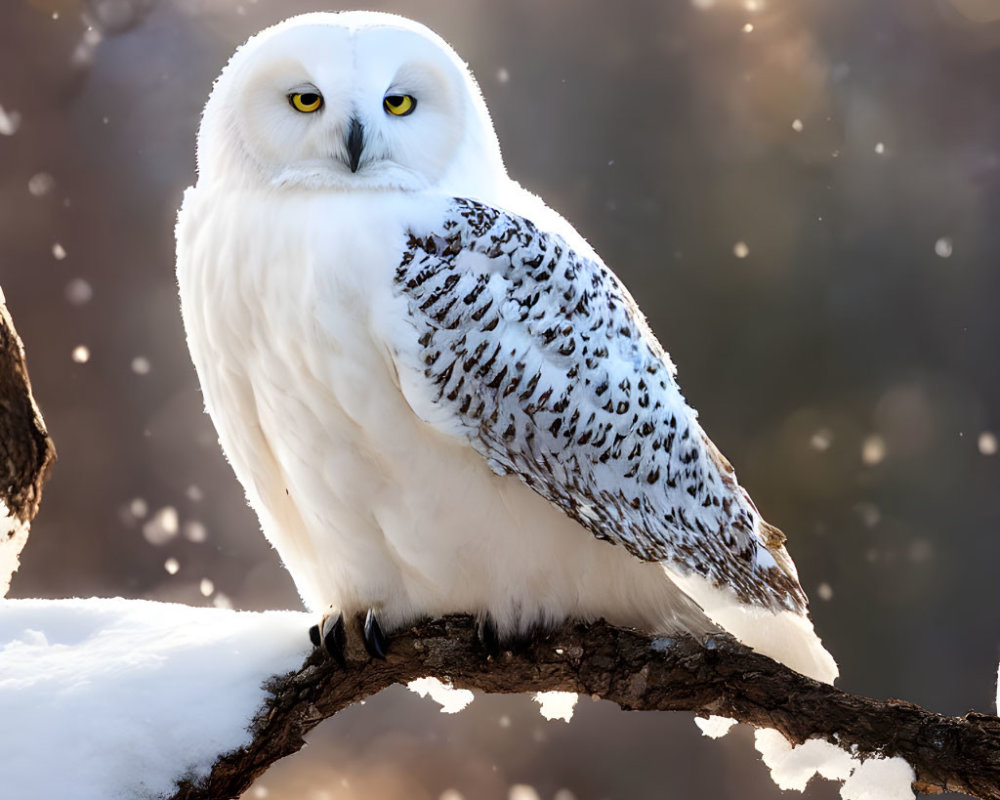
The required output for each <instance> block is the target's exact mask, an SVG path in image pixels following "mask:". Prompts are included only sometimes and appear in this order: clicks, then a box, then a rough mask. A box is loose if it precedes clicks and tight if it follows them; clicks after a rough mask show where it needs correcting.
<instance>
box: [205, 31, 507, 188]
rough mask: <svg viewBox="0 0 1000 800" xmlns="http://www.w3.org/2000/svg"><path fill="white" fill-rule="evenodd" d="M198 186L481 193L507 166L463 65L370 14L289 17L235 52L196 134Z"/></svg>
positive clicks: (441, 47)
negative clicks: (219, 183)
mask: <svg viewBox="0 0 1000 800" xmlns="http://www.w3.org/2000/svg"><path fill="white" fill-rule="evenodd" d="M198 171H199V183H212V182H228V183H232V184H236V185H240V186H244V187H248V188H249V187H261V186H264V187H268V188H273V189H283V188H288V189H330V190H365V189H396V190H403V191H416V190H421V189H426V188H430V187H434V186H439V187H440V188H441V189H442V191H445V192H449V193H452V194H458V195H463V194H476V192H474V191H470V190H471V189H473V178H474V187H475V188H476V189H478V190H480V191H481V190H482V189H483V187H484V186H487V185H488V184H489V181H490V179H491V178H494V179H497V180H499V179H501V178H502V177H503V176H504V175H505V172H504V167H503V162H502V158H501V155H500V148H499V145H498V144H497V139H496V134H495V133H494V131H493V126H492V123H491V122H490V117H489V112H488V111H487V109H486V104H485V103H484V102H483V98H482V95H481V93H480V91H479V88H478V86H477V85H476V82H475V79H474V78H473V77H472V74H471V73H470V72H469V70H468V68H467V67H466V65H465V64H464V62H463V61H462V60H461V59H460V58H459V57H458V55H457V54H456V53H455V52H454V51H453V50H452V49H451V47H449V46H448V44H447V43H446V42H445V41H444V40H443V39H441V38H440V37H438V36H437V35H436V34H435V33H433V32H432V31H430V30H429V29H427V28H425V27H424V26H422V25H419V24H417V23H415V22H412V21H410V20H407V19H404V18H402V17H397V16H394V15H391V14H380V13H372V12H348V13H338V14H333V13H316V14H305V15H302V16H299V17H293V18H291V19H288V20H285V21H284V22H282V23H280V24H278V25H275V26H274V27H272V28H268V29H266V30H264V31H262V32H261V33H259V34H257V35H256V36H254V37H252V38H251V39H250V40H249V41H248V42H247V43H246V44H244V45H243V46H242V47H240V48H239V49H238V50H237V51H236V53H235V54H234V55H233V57H232V59H231V60H230V62H229V64H228V65H227V66H226V68H225V69H224V70H223V72H222V74H221V75H220V76H219V78H218V80H217V81H216V83H215V86H214V88H213V90H212V94H211V97H210V98H209V101H208V103H207V105H206V106H205V112H204V115H203V117H202V122H201V127H200V129H199V132H198Z"/></svg>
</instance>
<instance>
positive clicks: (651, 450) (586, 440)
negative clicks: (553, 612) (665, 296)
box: [395, 199, 806, 613]
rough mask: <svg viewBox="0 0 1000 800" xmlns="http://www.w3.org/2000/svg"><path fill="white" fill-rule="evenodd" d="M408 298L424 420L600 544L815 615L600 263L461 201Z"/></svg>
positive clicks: (414, 273)
mask: <svg viewBox="0 0 1000 800" xmlns="http://www.w3.org/2000/svg"><path fill="white" fill-rule="evenodd" d="M395 290H396V292H397V293H399V294H401V295H403V296H404V297H405V298H406V301H407V303H408V306H409V312H410V322H411V323H412V325H413V328H414V329H413V331H412V333H413V336H414V338H415V341H414V346H415V347H414V349H410V351H411V352H412V353H415V354H416V357H417V358H418V363H415V364H412V365H408V366H410V367H411V369H410V372H412V373H414V374H415V375H417V376H418V377H416V378H415V380H417V381H418V382H419V383H420V386H419V387H418V389H419V393H420V395H421V396H422V397H423V398H425V403H424V405H425V406H426V407H425V408H422V409H415V410H417V412H418V413H421V415H422V416H425V418H431V417H433V418H434V419H435V420H439V421H440V420H442V419H445V420H447V426H446V427H447V428H448V429H449V432H452V433H456V434H457V435H459V436H462V437H464V438H466V439H467V441H468V442H469V443H470V444H471V445H472V447H474V448H475V449H476V450H477V451H478V452H479V453H480V454H482V455H483V456H484V457H485V458H486V459H487V460H488V462H489V465H490V467H491V468H492V469H493V470H494V471H495V472H497V473H499V474H513V475H516V476H517V477H518V478H520V479H521V480H522V481H523V482H524V483H525V484H526V485H528V486H529V487H531V488H532V489H534V490H535V491H536V492H538V493H539V494H541V495H542V496H543V497H545V498H546V499H547V500H549V501H550V502H552V503H554V504H555V505H557V506H558V507H559V508H561V509H562V510H563V511H564V512H565V513H566V514H568V515H569V516H570V517H572V518H573V519H575V520H576V521H577V522H579V523H580V524H581V525H582V526H583V527H585V528H586V529H587V530H589V531H590V532H591V533H593V534H594V536H597V537H598V538H600V539H604V540H607V541H610V542H613V543H616V544H621V545H623V546H625V547H626V548H628V550H629V551H630V552H631V553H633V554H634V555H635V556H637V557H638V558H640V559H643V560H646V561H659V562H662V563H663V564H664V565H665V566H667V567H668V568H670V569H671V570H673V571H675V572H680V573H682V574H688V573H690V572H692V571H694V572H696V573H698V574H700V575H702V576H704V577H705V578H707V579H708V580H710V581H711V582H712V583H714V584H715V585H716V586H720V587H728V588H729V589H731V590H732V591H734V592H735V593H736V595H737V596H738V598H739V599H740V601H742V602H744V603H749V604H753V605H759V606H763V607H767V608H770V609H772V610H778V609H788V610H791V611H795V612H798V613H804V609H805V604H806V600H805V596H804V595H803V593H802V590H801V588H800V587H799V584H798V579H797V576H796V574H795V568H794V566H793V565H792V563H791V560H790V559H789V558H788V555H787V553H786V552H785V549H784V547H783V544H782V543H783V541H784V537H783V536H782V535H781V533H780V532H779V531H778V530H777V529H776V528H773V527H771V526H770V525H768V524H767V523H766V522H764V521H763V520H762V519H761V518H760V516H759V514H758V513H757V511H756V509H755V507H754V506H753V503H752V502H751V501H750V498H749V497H748V496H747V494H746V493H745V492H744V491H743V489H742V488H741V487H740V486H739V484H738V483H737V482H736V478H735V475H734V473H733V469H732V467H731V466H730V465H729V463H728V462H727V461H726V460H725V458H723V457H722V455H721V454H720V453H719V451H718V450H717V449H716V448H715V446H714V445H713V444H712V442H711V441H710V440H709V439H708V437H707V436H706V435H705V434H704V432H703V431H702V429H701V427H700V425H699V424H698V422H697V420H696V414H695V412H694V411H693V410H692V409H691V408H689V407H688V405H687V404H686V403H685V401H684V398H683V397H682V395H681V392H680V389H679V388H678V386H677V383H676V381H675V379H674V370H673V366H672V364H671V363H670V360H669V357H668V356H667V354H666V353H665V352H664V351H663V348H662V347H661V346H660V344H659V342H658V341H657V340H656V338H655V336H654V335H653V334H652V332H651V331H650V330H649V328H648V326H647V325H646V323H645V320H644V319H643V317H642V314H641V312H640V311H639V309H638V308H637V307H636V305H635V302H634V301H633V300H632V298H631V297H630V296H629V294H628V291H627V290H626V289H625V288H624V287H623V286H622V284H621V283H620V282H619V281H618V280H617V278H616V277H615V275H614V274H613V273H612V272H611V271H610V270H609V269H607V267H605V266H604V265H603V264H602V263H600V261H598V260H596V259H591V258H584V257H581V256H580V255H578V254H577V253H576V252H574V251H573V250H572V249H571V248H570V247H569V246H568V245H567V243H566V242H565V240H564V239H562V238H561V237H560V236H558V235H554V234H550V233H547V232H545V231H542V230H539V229H538V228H537V227H536V226H535V225H534V224H532V223H531V222H530V221H528V220H526V219H523V218H521V217H518V216H515V215H512V214H509V213H506V212H503V211H499V210H497V209H494V208H490V207H487V206H484V205H481V204H479V203H476V202H473V201H470V200H462V199H456V200H453V201H451V202H450V203H449V205H448V208H447V212H446V214H445V216H444V218H443V219H442V220H441V223H440V226H439V227H437V228H436V229H435V230H429V231H428V230H424V231H420V230H415V231H411V232H410V235H409V239H408V242H407V244H406V249H405V255H404V258H403V260H402V262H401V264H400V265H399V268H398V270H397V271H396V276H395ZM408 349H409V348H408ZM409 378H410V380H414V378H413V376H409ZM411 404H412V403H411ZM432 421H433V420H432Z"/></svg>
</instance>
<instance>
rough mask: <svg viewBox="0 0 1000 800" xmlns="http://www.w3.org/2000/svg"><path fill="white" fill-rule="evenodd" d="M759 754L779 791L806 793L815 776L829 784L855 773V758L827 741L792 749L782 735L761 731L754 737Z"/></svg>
mask: <svg viewBox="0 0 1000 800" xmlns="http://www.w3.org/2000/svg"><path fill="white" fill-rule="evenodd" d="M754 740H755V745H756V747H757V751H758V752H759V753H760V755H761V758H762V759H763V760H764V763H765V764H767V767H768V769H770V770H771V778H772V779H773V780H774V782H775V783H776V784H777V785H778V788H779V789H784V790H786V791H787V790H788V789H794V790H795V791H797V792H801V791H804V790H805V788H806V784H807V783H809V779H810V778H812V776H813V775H817V774H818V775H821V776H822V777H824V778H826V779H827V780H831V781H835V780H840V781H842V780H845V779H846V778H847V777H848V776H849V775H850V774H851V770H852V769H853V766H854V765H853V764H852V763H851V762H852V759H851V754H850V753H848V752H847V751H846V750H842V749H841V748H839V747H837V745H835V744H830V743H829V742H827V741H825V740H824V739H810V740H809V741H807V742H804V743H802V744H800V745H797V746H795V747H792V745H791V744H790V743H789V741H788V740H787V739H786V738H785V737H784V736H782V735H781V734H780V733H778V731H774V730H770V729H766V728H765V729H758V730H757V731H756V732H755V735H754Z"/></svg>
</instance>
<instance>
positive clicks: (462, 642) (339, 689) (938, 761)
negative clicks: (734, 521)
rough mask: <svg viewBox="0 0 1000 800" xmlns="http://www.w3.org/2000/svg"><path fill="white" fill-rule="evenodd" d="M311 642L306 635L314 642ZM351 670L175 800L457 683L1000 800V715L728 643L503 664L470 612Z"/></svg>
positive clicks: (617, 644)
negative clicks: (862, 760)
mask: <svg viewBox="0 0 1000 800" xmlns="http://www.w3.org/2000/svg"><path fill="white" fill-rule="evenodd" d="M303 635H304V633H303ZM350 639H351V645H350V646H351V648H352V649H351V652H350V653H349V656H348V664H347V666H346V667H340V666H338V665H336V664H335V663H332V662H331V661H330V660H329V659H327V658H325V657H324V656H323V655H322V654H320V653H318V652H315V653H313V654H312V655H310V656H309V657H308V658H307V659H306V661H305V663H304V664H303V665H302V668H301V669H300V670H299V671H298V672H294V673H290V674H288V675H285V676H283V677H280V678H275V679H274V680H273V681H272V682H271V684H270V685H269V686H268V689H269V691H270V692H271V695H270V697H269V698H268V700H267V702H266V703H265V706H264V708H263V709H262V710H261V711H260V713H259V715H258V716H257V718H256V719H255V720H254V723H253V726H252V733H253V741H252V742H251V744H250V745H248V746H247V747H245V748H243V749H241V750H238V751H236V752H234V753H230V754H228V755H226V756H223V757H222V758H220V759H219V760H218V761H217V762H216V764H215V766H214V768H213V770H212V773H211V775H210V776H209V778H208V779H207V780H206V781H204V782H202V783H199V784H198V785H192V784H191V783H190V782H186V783H184V784H182V785H181V787H180V789H179V790H178V792H177V793H176V794H175V795H174V797H173V798H172V800H218V798H228V797H236V796H238V795H239V794H240V793H241V792H243V791H244V790H246V788H247V787H248V786H249V785H250V784H251V782H252V781H253V779H254V778H256V777H257V776H258V775H260V774H261V773H263V772H264V770H266V769H267V768H268V767H269V766H270V765H271V764H272V763H274V762H275V761H277V760H278V759H279V758H282V757H284V756H286V755H290V754H291V753H294V752H296V751H297V750H299V749H300V748H301V747H302V745H303V743H304V742H303V737H304V736H305V735H306V734H307V733H308V732H309V731H310V730H312V729H313V728H314V727H315V726H316V725H318V724H319V723H320V722H321V721H323V720H324V719H326V718H327V717H330V716H332V715H333V714H336V713H337V712H338V711H340V710H341V709H343V708H345V707H347V706H349V705H351V704H352V703H356V702H358V701H359V700H363V699H364V698H366V697H368V696H370V695H373V694H375V693H377V692H379V691H381V690H382V689H384V688H386V687H388V686H390V685H392V684H394V683H407V682H409V681H411V680H414V679H416V678H420V677H428V676H429V677H436V678H439V679H442V680H450V681H451V682H452V683H453V684H454V685H455V686H456V687H460V688H468V689H478V690H480V691H484V692H502V693H510V692H538V691H553V690H561V691H569V692H577V693H579V694H585V695H590V696H594V697H600V698H603V699H606V700H610V701H612V702H614V703H617V704H618V705H619V706H621V707H622V708H623V709H643V710H659V711H693V712H695V713H696V714H698V715H701V716H704V715H708V714H717V715H721V716H725V717H731V718H733V719H736V720H739V721H740V722H747V723H750V724H751V725H754V726H756V727H761V728H774V729H777V730H778V731H780V732H781V733H782V734H784V736H785V737H786V738H787V739H788V740H789V741H790V742H792V743H795V744H798V743H801V742H803V741H805V740H806V739H808V738H814V737H820V738H824V739H827V740H829V741H831V742H833V741H834V738H833V737H834V736H836V743H837V744H838V745H839V746H841V747H844V748H852V747H855V748H856V753H857V754H858V755H860V756H873V755H879V756H886V757H892V756H902V757H903V758H905V759H906V760H907V761H908V762H909V763H910V764H911V765H912V766H913V768H914V770H915V772H916V783H915V784H914V789H916V790H917V791H920V792H924V793H928V794H934V793H940V792H944V791H953V792H962V793H964V794H968V795H972V796H973V797H979V798H986V799H988V800H1000V719H998V718H996V717H991V716H988V715H985V714H976V713H969V714H966V715H965V716H964V717H961V718H958V717H944V716H941V715H939V714H933V713H931V712H929V711H926V710H924V709H923V708H920V707H919V706H917V705H914V704H913V703H908V702H905V701H901V700H888V701H879V700H872V699H870V698H867V697H861V696H858V695H852V694H847V693H846V692H842V691H840V690H839V689H835V688H833V687H832V686H827V685H825V684H821V683H817V682H816V681H813V680H810V679H809V678H806V677H804V676H802V675H799V674H798V673H796V672H793V671H792V670H790V669H788V668H787V667H784V666H782V665H781V664H778V663H777V662H775V661H772V660H771V659H769V658H767V657H766V656H762V655H759V654H757V653H755V652H753V651H751V650H749V649H747V648H746V647H744V646H742V645H740V644H739V643H738V642H736V641H735V640H734V639H732V638H731V637H729V636H717V637H713V638H712V639H709V640H708V641H707V642H706V643H704V644H703V643H701V642H698V641H696V640H695V639H692V638H690V637H683V638H675V639H662V638H660V639H657V638H651V637H649V636H646V635H643V634H639V633H635V632H633V631H627V630H622V629H619V628H614V627H612V626H610V625H608V624H606V623H604V622H598V623H595V624H593V625H589V626H588V625H581V624H571V623H567V624H566V625H564V626H563V627H561V628H559V629H557V630H555V631H553V632H551V633H549V634H547V635H545V636H540V637H538V638H536V639H535V640H533V641H532V642H530V643H527V644H525V645H524V646H523V647H520V648H518V649H517V651H515V652H510V653H504V654H503V655H502V656H501V657H500V658H499V659H498V660H497V661H494V660H493V659H488V658H487V656H486V653H485V652H484V650H483V648H482V646H481V645H480V644H479V642H478V639H477V637H476V624H475V621H474V620H473V618H472V617H469V616H452V617H446V618H444V619H437V620H430V621H427V622H424V623H421V624H420V625H418V626H417V627H415V628H412V629H410V630H408V631H405V632H402V633H400V634H398V635H396V636H394V637H393V638H392V640H391V642H390V651H389V656H388V658H387V659H386V660H385V661H372V660H369V659H368V658H367V657H366V656H365V655H364V651H363V650H361V649H360V646H359V645H357V642H358V640H359V634H358V632H357V631H356V630H355V631H354V632H353V636H351V637H350Z"/></svg>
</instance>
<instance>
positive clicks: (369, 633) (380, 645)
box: [365, 608, 389, 661]
mask: <svg viewBox="0 0 1000 800" xmlns="http://www.w3.org/2000/svg"><path fill="white" fill-rule="evenodd" d="M365 650H367V651H368V655H370V656H371V657H372V658H380V659H382V660H383V661H385V655H386V653H388V652H389V642H388V641H387V640H386V638H385V634H384V633H383V632H382V626H381V625H379V624H378V620H377V619H376V618H375V611H374V609H371V608H369V609H368V613H367V614H366V615H365Z"/></svg>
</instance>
